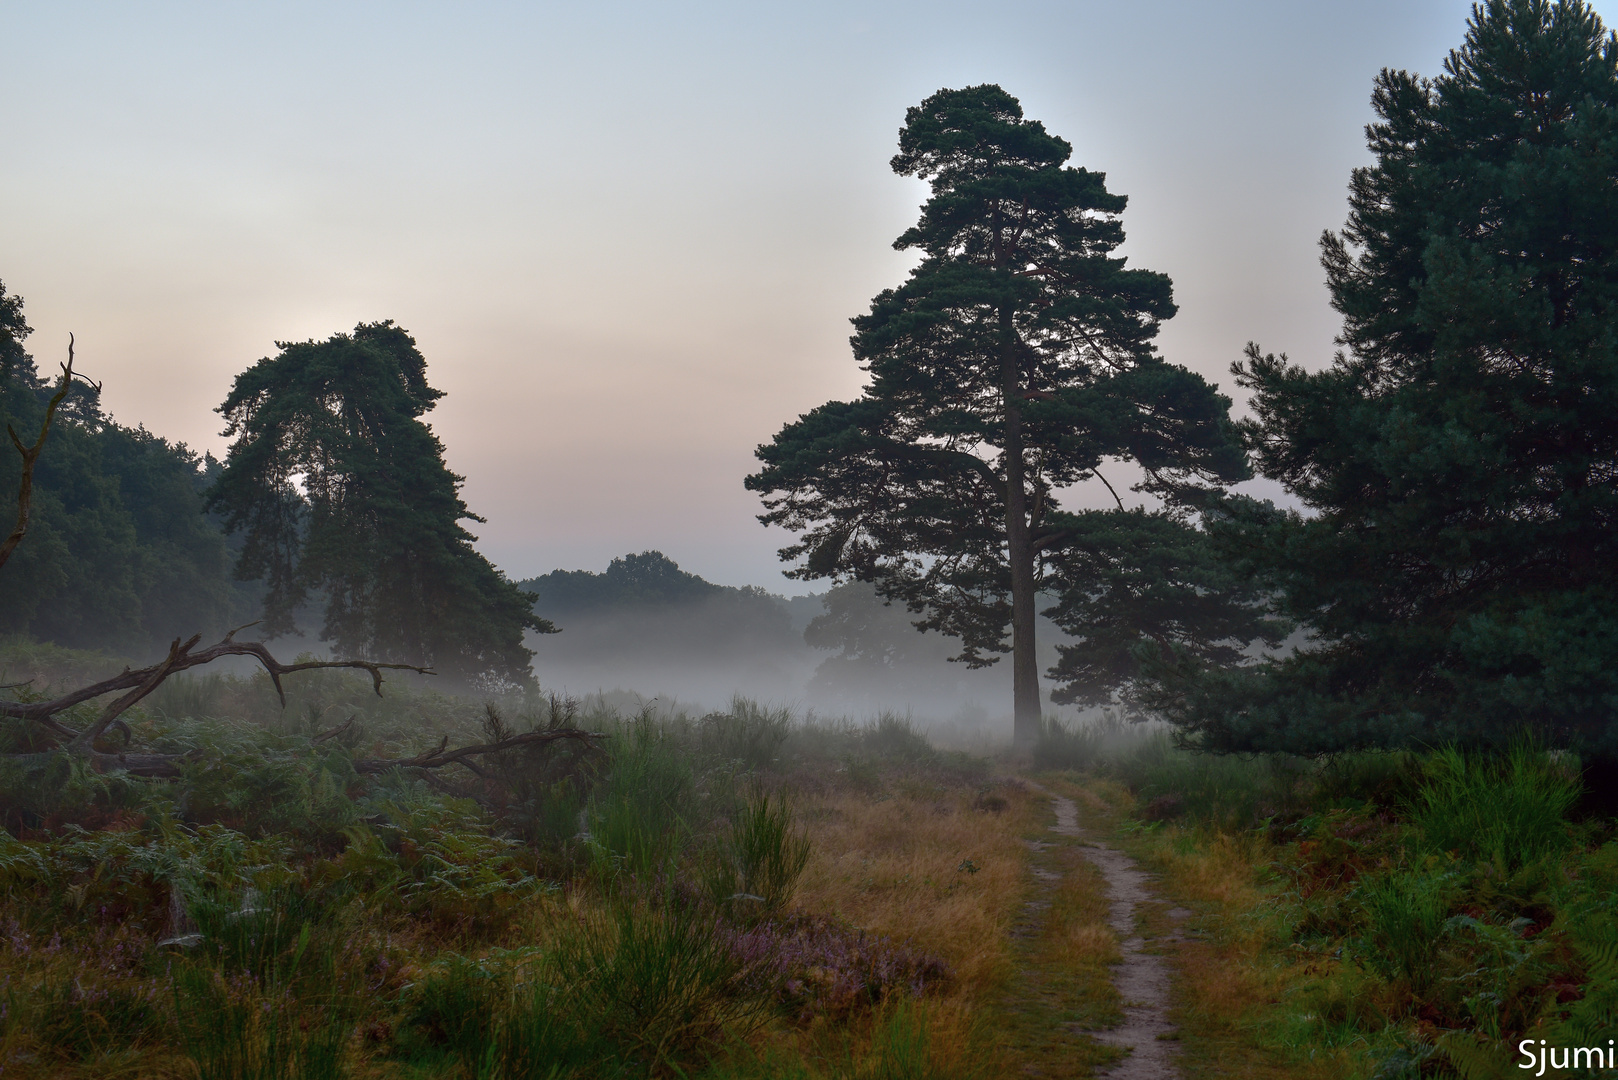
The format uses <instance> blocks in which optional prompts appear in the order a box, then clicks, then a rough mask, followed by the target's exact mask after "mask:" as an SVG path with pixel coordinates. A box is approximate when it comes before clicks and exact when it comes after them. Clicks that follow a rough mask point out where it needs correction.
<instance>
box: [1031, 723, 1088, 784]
mask: <svg viewBox="0 0 1618 1080" xmlns="http://www.w3.org/2000/svg"><path fill="white" fill-rule="evenodd" d="M1101 750H1102V737H1101V732H1100V730H1099V729H1098V728H1097V727H1095V726H1094V725H1081V724H1078V723H1075V724H1073V725H1071V726H1069V725H1067V724H1064V723H1062V721H1061V720H1059V719H1057V718H1056V717H1054V716H1046V717H1042V718H1041V719H1040V722H1039V737H1038V738H1037V739H1036V740H1035V741H1034V750H1033V753H1034V768H1036V769H1051V770H1057V769H1071V770H1074V771H1077V770H1079V769H1088V768H1090V767H1091V766H1092V765H1094V764H1096V763H1097V762H1098V761H1099V760H1100V759H1101Z"/></svg>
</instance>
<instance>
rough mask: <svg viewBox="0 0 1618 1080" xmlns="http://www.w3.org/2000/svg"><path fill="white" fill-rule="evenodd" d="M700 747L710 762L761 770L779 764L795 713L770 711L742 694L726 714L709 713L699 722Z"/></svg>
mask: <svg viewBox="0 0 1618 1080" xmlns="http://www.w3.org/2000/svg"><path fill="white" fill-rule="evenodd" d="M698 734H699V745H700V746H701V748H702V750H703V752H704V753H705V754H706V755H707V756H708V757H709V758H711V759H714V760H717V761H721V762H727V763H734V764H736V765H739V766H740V767H741V768H743V769H746V770H750V771H758V770H766V769H770V768H771V767H773V766H775V765H776V764H778V761H779V758H780V754H781V747H782V745H783V744H784V743H785V742H786V741H787V737H788V736H789V735H791V734H792V713H791V712H790V711H789V710H787V709H767V708H764V707H763V706H761V705H760V704H759V703H758V702H756V701H753V700H752V699H750V698H745V697H742V696H740V695H737V696H736V697H733V698H731V699H730V708H729V709H728V710H726V711H725V712H716V713H709V714H708V715H707V716H704V717H703V718H702V719H701V720H700V721H699V722H698Z"/></svg>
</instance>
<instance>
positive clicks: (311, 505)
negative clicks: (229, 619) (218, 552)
mask: <svg viewBox="0 0 1618 1080" xmlns="http://www.w3.org/2000/svg"><path fill="white" fill-rule="evenodd" d="M277 345H278V347H279V348H280V350H281V351H280V353H279V354H278V355H277V356H274V357H267V358H265V359H263V360H260V361H259V362H258V363H256V364H254V365H253V366H252V367H251V368H249V369H248V370H247V371H245V372H243V373H242V374H241V375H240V376H238V377H237V379H236V383H235V385H234V387H233V388H232V389H231V392H230V396H229V397H227V398H226V399H225V403H224V404H223V405H221V406H220V408H219V411H220V412H221V413H222V414H223V415H224V417H225V419H226V421H227V424H228V426H227V429H226V432H225V434H226V435H228V436H232V437H234V438H235V440H236V441H235V442H234V443H233V444H232V445H231V448H230V454H229V456H228V457H227V459H226V461H225V468H224V471H223V473H222V474H221V475H220V477H219V480H218V482H217V484H216V485H215V486H214V488H213V489H212V491H211V493H210V496H209V501H210V505H212V506H214V507H217V508H218V509H219V510H221V511H222V512H223V513H224V515H225V519H226V522H227V524H228V526H229V528H230V529H231V530H232V531H233V532H236V531H240V532H241V533H243V535H244V545H243V548H242V553H241V558H240V561H239V563H238V566H237V573H238V574H239V575H240V576H242V577H245V578H264V579H265V581H266V584H267V593H266V598H265V622H266V629H267V630H268V631H269V632H270V633H271V634H281V633H288V632H291V631H293V630H295V627H294V625H293V614H294V612H295V611H296V609H297V608H298V607H299V605H300V604H302V603H303V602H304V601H305V599H306V598H307V597H309V595H310V594H311V593H319V594H320V595H321V597H322V598H323V599H324V602H325V624H324V626H323V628H322V630H321V637H322V639H323V640H326V641H330V642H332V643H333V645H334V647H335V648H336V649H337V651H338V652H340V653H342V654H344V655H350V656H357V657H362V658H366V659H373V660H379V661H390V662H397V663H409V664H417V665H421V666H429V667H432V668H434V669H435V670H437V671H438V672H439V673H440V674H444V675H449V676H452V677H456V678H459V679H470V680H477V679H483V680H493V681H496V682H517V683H527V682H528V681H529V680H530V679H531V678H532V676H531V674H530V672H529V661H530V659H531V658H532V655H533V654H532V652H531V651H530V650H529V649H528V648H527V647H526V646H525V645H524V644H523V632H524V630H527V629H532V630H538V631H541V632H548V631H551V630H553V629H554V628H553V627H552V626H551V625H550V624H549V623H547V622H546V621H545V620H543V619H541V618H539V617H537V616H536V615H534V613H533V610H532V604H533V597H532V595H530V594H527V593H524V592H522V591H521V590H519V589H518V588H517V587H516V586H515V585H513V584H512V583H511V582H509V581H507V580H506V578H505V576H504V575H503V574H501V573H500V572H499V571H498V570H496V569H495V568H494V567H493V566H491V565H490V564H489V562H488V561H487V560H486V559H484V558H483V556H482V555H479V554H478V553H477V551H476V550H474V549H473V547H472V543H473V541H474V540H475V539H476V538H475V537H474V536H472V535H471V534H470V533H468V532H467V531H466V530H465V529H464V528H463V527H462V526H461V524H460V523H461V522H462V521H468V520H470V521H478V520H481V519H479V518H477V517H476V516H475V515H473V514H472V512H471V511H470V510H468V509H467V507H466V504H465V503H464V502H462V501H461V498H460V484H461V478H460V477H459V476H456V475H455V474H454V473H452V472H450V471H449V469H448V468H447V467H446V466H445V464H444V448H443V445H442V444H441V443H440V442H439V441H438V438H437V437H436V436H435V435H434V434H433V433H432V430H431V429H430V428H429V427H428V426H427V425H426V424H425V423H424V422H422V420H421V419H420V418H421V416H422V415H423V414H425V413H426V412H427V411H428V410H429V409H431V408H432V407H433V405H434V403H435V402H437V400H438V399H439V398H440V397H442V396H443V395H442V394H441V393H440V392H439V391H437V390H434V389H433V388H432V387H431V386H429V385H428V384H427V375H426V373H427V362H426V360H425V359H424V358H423V357H422V355H421V353H420V351H419V350H418V349H417V348H416V343H415V340H414V339H413V338H411V337H410V335H409V334H407V333H406V332H405V331H404V330H403V329H401V328H399V327H397V326H395V325H393V323H392V321H391V320H390V321H387V322H381V323H369V324H361V325H359V326H357V327H355V328H354V333H353V334H352V335H349V334H336V335H334V336H332V337H331V338H330V339H329V340H327V341H322V342H315V341H306V342H297V343H287V342H278V343H277Z"/></svg>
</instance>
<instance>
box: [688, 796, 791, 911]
mask: <svg viewBox="0 0 1618 1080" xmlns="http://www.w3.org/2000/svg"><path fill="white" fill-rule="evenodd" d="M808 864H809V837H808V836H807V835H806V834H805V833H804V832H802V831H801V830H799V829H797V828H795V827H794V824H793V817H792V808H791V806H789V805H788V804H787V803H786V801H785V800H784V799H783V798H781V797H780V796H771V795H769V794H768V793H766V792H756V793H755V794H753V795H752V796H751V797H750V798H748V799H747V800H746V801H745V802H744V803H743V805H742V807H741V809H740V810H739V811H738V812H737V813H736V815H735V817H733V818H732V819H731V823H730V830H729V835H728V836H726V837H725V839H724V840H723V841H722V842H721V844H720V845H719V850H718V852H717V853H716V856H715V859H714V862H713V864H712V865H711V867H710V870H709V874H708V881H707V885H708V891H709V894H710V895H711V896H712V897H713V898H714V899H715V900H716V901H718V902H720V903H721V904H723V905H724V906H725V907H726V909H727V910H730V911H733V912H737V913H739V914H741V915H744V916H748V917H754V916H761V915H769V914H773V913H774V912H776V911H778V910H780V909H781V908H782V907H783V906H785V904H786V902H787V901H788V900H790V899H791V898H792V892H793V890H794V889H795V888H796V887H797V884H798V878H800V877H801V876H803V870H804V867H805V866H807V865H808Z"/></svg>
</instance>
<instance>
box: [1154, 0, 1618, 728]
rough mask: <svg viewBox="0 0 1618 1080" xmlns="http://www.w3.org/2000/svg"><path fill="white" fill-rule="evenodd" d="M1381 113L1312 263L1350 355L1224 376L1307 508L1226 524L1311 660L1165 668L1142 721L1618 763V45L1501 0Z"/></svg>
mask: <svg viewBox="0 0 1618 1080" xmlns="http://www.w3.org/2000/svg"><path fill="white" fill-rule="evenodd" d="M1372 100H1373V104H1374V106H1375V109H1376V113H1377V116H1378V117H1379V119H1378V121H1377V122H1376V123H1374V124H1372V125H1370V126H1369V127H1368V128H1367V137H1368V141H1369V143H1370V148H1371V151H1372V153H1373V154H1374V155H1375V163H1374V164H1372V165H1370V166H1367V167H1365V168H1361V169H1358V170H1356V171H1355V172H1354V174H1353V180H1352V183H1351V185H1350V198H1349V204H1350V213H1349V218H1348V225H1347V228H1346V229H1345V230H1344V231H1343V232H1342V233H1341V234H1336V235H1334V234H1331V233H1328V234H1327V235H1326V236H1325V238H1324V240H1323V245H1322V246H1323V251H1324V257H1323V262H1324V264H1325V268H1326V276H1327V282H1328V285H1329V286H1330V289H1331V295H1332V301H1333V303H1334V304H1335V306H1336V308H1337V310H1338V311H1340V312H1341V313H1342V315H1343V332H1342V336H1341V338H1340V342H1341V344H1342V345H1344V346H1345V347H1346V352H1344V353H1341V354H1339V355H1338V357H1337V360H1336V362H1335V363H1333V364H1332V365H1331V366H1329V367H1327V368H1326V369H1324V370H1321V371H1317V372H1309V371H1306V370H1304V369H1303V368H1300V367H1298V366H1296V365H1293V364H1289V363H1288V362H1287V361H1286V358H1285V357H1284V356H1283V357H1280V358H1276V357H1274V356H1268V355H1265V354H1264V353H1262V352H1261V351H1260V350H1259V349H1258V348H1257V347H1253V346H1250V347H1249V351H1248V357H1247V360H1246V361H1245V362H1244V363H1242V364H1239V365H1238V367H1237V372H1238V376H1239V379H1240V381H1241V382H1243V383H1244V384H1246V385H1247V386H1249V387H1250V388H1251V389H1252V390H1253V394H1254V397H1253V408H1254V412H1255V418H1254V419H1253V420H1252V421H1251V422H1250V423H1249V424H1248V425H1247V436H1248V438H1249V440H1250V443H1251V447H1252V449H1253V451H1254V453H1255V455H1256V458H1257V462H1258V466H1259V469H1260V471H1261V472H1262V473H1263V474H1264V475H1266V476H1269V477H1273V478H1275V479H1276V480H1279V481H1280V482H1282V483H1283V484H1284V485H1286V487H1287V488H1288V489H1289V490H1290V491H1291V492H1292V493H1293V494H1294V495H1296V496H1297V497H1298V498H1299V499H1300V500H1301V501H1302V502H1303V503H1304V504H1305V506H1306V507H1307V508H1308V510H1309V513H1308V514H1307V515H1302V514H1292V513H1284V514H1283V513H1276V512H1273V511H1271V510H1268V509H1266V508H1263V507H1258V506H1255V505H1253V504H1238V503H1232V504H1231V505H1230V507H1229V508H1228V509H1229V512H1230V514H1231V517H1230V518H1229V519H1228V521H1227V522H1226V524H1224V525H1222V526H1220V527H1219V530H1218V531H1219V532H1220V533H1221V534H1222V535H1223V537H1224V541H1225V542H1226V544H1227V545H1228V549H1229V551H1230V553H1231V554H1232V556H1233V558H1235V559H1236V560H1238V562H1240V563H1243V564H1245V565H1246V566H1247V567H1248V568H1250V569H1251V570H1252V571H1253V572H1254V573H1260V574H1265V575H1267V576H1268V580H1269V582H1270V584H1271V585H1272V586H1273V588H1274V589H1275V590H1276V595H1277V596H1279V597H1280V598H1281V600H1282V606H1283V611H1284V613H1285V614H1288V615H1290V616H1292V617H1294V618H1295V619H1297V620H1298V621H1300V622H1302V623H1305V624H1307V625H1309V626H1310V627H1311V628H1312V629H1313V631H1314V640H1313V642H1312V644H1311V645H1310V646H1308V647H1306V648H1305V649H1303V650H1302V651H1300V652H1299V653H1298V654H1297V655H1295V656H1292V657H1290V658H1289V659H1286V660H1284V661H1283V662H1278V663H1274V664H1270V665H1266V666H1264V667H1261V668H1259V669H1257V670H1253V671H1234V672H1232V671H1226V672H1219V673H1208V674H1200V675H1199V674H1198V673H1197V672H1196V670H1195V665H1194V664H1183V665H1180V666H1179V667H1177V668H1173V667H1171V668H1169V669H1166V670H1164V671H1163V672H1161V673H1160V674H1161V675H1162V678H1161V681H1160V684H1159V686H1158V688H1157V691H1156V694H1157V700H1158V703H1159V704H1160V705H1161V706H1162V707H1163V708H1164V709H1165V710H1166V711H1167V712H1168V714H1169V715H1170V716H1171V717H1172V718H1174V719H1176V720H1177V721H1178V722H1180V723H1181V724H1182V725H1184V726H1185V727H1187V728H1188V729H1190V730H1191V731H1193V732H1196V733H1197V735H1196V737H1197V738H1198V739H1200V740H1201V741H1202V742H1203V744H1204V745H1207V746H1210V747H1215V748H1223V749H1239V750H1292V751H1302V752H1313V751H1331V750H1339V749H1343V748H1348V747H1355V746H1386V745H1400V744H1410V743H1415V742H1436V741H1442V740H1457V741H1462V742H1470V743H1482V744H1486V743H1497V742H1500V741H1502V740H1507V739H1510V738H1513V737H1515V736H1516V735H1517V734H1518V733H1519V732H1520V731H1521V730H1522V729H1524V728H1528V729H1533V730H1535V731H1537V732H1538V733H1539V734H1540V736H1541V737H1543V738H1548V739H1552V740H1555V741H1557V742H1569V741H1571V742H1574V743H1576V744H1579V745H1581V746H1584V747H1586V748H1588V749H1593V750H1597V751H1600V752H1602V753H1606V754H1613V753H1618V723H1615V720H1618V486H1615V485H1618V423H1615V422H1614V417H1618V44H1615V42H1614V38H1613V36H1612V35H1611V34H1609V33H1608V32H1607V31H1606V30H1605V29H1604V28H1603V26H1602V24H1601V21H1600V19H1599V18H1597V16H1596V15H1595V13H1594V12H1593V11H1592V10H1591V9H1590V8H1589V6H1588V5H1586V4H1585V3H1582V2H1580V0H1563V2H1558V3H1551V2H1547V0H1491V2H1489V3H1487V4H1485V5H1481V6H1479V7H1476V8H1474V9H1473V14H1472V18H1471V21H1470V23H1469V26H1468V31H1467V34H1466V39H1465V42H1464V44H1463V45H1462V46H1461V48H1460V49H1458V50H1457V51H1455V52H1453V53H1451V54H1450V57H1449V59H1448V60H1447V61H1446V63H1445V65H1444V72H1443V74H1441V75H1440V76H1438V77H1437V78H1435V79H1432V80H1430V81H1429V80H1425V79H1421V78H1418V77H1416V76H1415V75H1412V74H1410V73H1408V72H1403V71H1384V72H1383V73H1382V74H1381V75H1380V77H1378V79H1377V81H1376V88H1375V93H1374V96H1373V99H1372Z"/></svg>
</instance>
